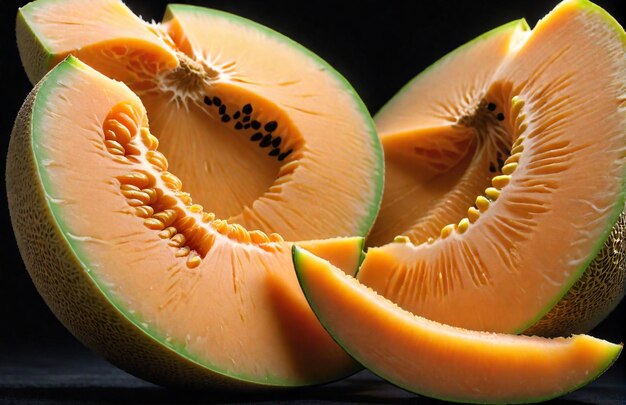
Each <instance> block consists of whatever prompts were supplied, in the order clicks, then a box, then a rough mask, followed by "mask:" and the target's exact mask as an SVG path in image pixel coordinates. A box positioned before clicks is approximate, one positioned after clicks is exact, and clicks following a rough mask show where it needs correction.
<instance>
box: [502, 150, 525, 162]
mask: <svg viewBox="0 0 626 405" xmlns="http://www.w3.org/2000/svg"><path fill="white" fill-rule="evenodd" d="M520 157H522V152H519V153H516V154H514V155H511V156H509V157H508V158H507V159H506V160H505V161H504V164H505V165H508V164H509V163H517V162H519V159H520Z"/></svg>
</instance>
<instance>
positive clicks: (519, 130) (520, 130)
mask: <svg viewBox="0 0 626 405" xmlns="http://www.w3.org/2000/svg"><path fill="white" fill-rule="evenodd" d="M526 128H528V124H527V123H526V122H523V123H522V124H521V125H518V126H517V133H518V134H521V133H523V132H525V131H526Z"/></svg>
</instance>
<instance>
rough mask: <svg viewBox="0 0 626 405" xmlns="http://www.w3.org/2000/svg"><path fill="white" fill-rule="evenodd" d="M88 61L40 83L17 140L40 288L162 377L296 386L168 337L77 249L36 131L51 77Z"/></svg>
mask: <svg viewBox="0 0 626 405" xmlns="http://www.w3.org/2000/svg"><path fill="white" fill-rule="evenodd" d="M81 66H84V65H83V64H82V63H81V62H80V61H79V60H78V59H75V58H73V57H68V58H67V59H66V60H65V61H64V62H62V63H61V64H59V65H58V66H57V67H56V68H55V69H53V70H52V71H51V72H50V73H48V74H47V75H46V76H45V77H44V78H43V79H42V81H41V82H39V83H38V84H37V85H36V86H35V88H34V89H33V90H32V91H31V93H30V94H29V95H28V97H27V99H26V101H25V102H24V104H23V106H22V108H21V109H20V112H19V114H18V117H17V119H16V123H15V126H14V128H13V132H12V134H11V139H10V142H9V152H8V157H7V166H6V184H7V196H8V203H9V210H10V214H11V223H12V226H13V229H14V232H15V236H16V240H17V243H18V248H19V251H20V254H21V256H22V258H23V260H24V263H25V266H26V269H27V270H28V272H29V275H30V277H31V279H32V280H33V283H34V284H35V287H36V288H37V290H38V292H39V294H40V295H41V296H42V297H43V299H44V301H45V302H46V304H47V305H48V306H49V307H50V309H51V310H52V312H53V313H54V314H55V316H56V317H57V318H58V319H59V320H60V321H61V323H62V324H63V325H64V326H65V327H66V328H67V329H68V330H69V331H70V332H71V333H72V334H73V335H74V336H76V337H77V338H78V339H79V340H80V341H81V342H83V343H84V344H85V345H87V346H88V347H90V348H91V349H93V350H94V351H96V352H98V353H99V354H100V355H102V356H103V357H104V358H106V359H107V360H108V361H110V362H111V363H112V364H114V365H116V366H118V367H120V368H122V369H124V370H125V371H127V372H129V373H131V374H133V375H135V376H137V377H140V378H142V379H145V380H147V381H150V382H153V383H155V384H159V385H162V386H166V387H173V388H193V389H210V390H219V391H261V390H276V389H286V388H291V387H294V386H295V385H294V383H293V382H289V381H283V380H277V379H272V380H263V379H259V380H250V377H249V376H239V375H237V374H234V373H225V372H221V371H220V370H219V369H213V368H211V367H212V366H211V365H207V366H205V365H201V364H199V363H198V362H196V361H194V360H193V359H192V358H191V357H189V356H188V355H187V353H184V352H183V353H181V352H180V351H177V350H175V349H172V348H170V347H168V346H166V345H164V344H163V343H162V341H161V340H160V336H158V335H156V336H155V335H153V334H151V333H150V332H149V331H144V330H143V329H141V328H140V327H139V326H138V323H137V320H136V319H133V318H132V317H131V315H129V314H128V313H127V312H125V309H124V308H121V307H118V306H117V305H116V304H115V302H114V301H111V300H110V299H109V297H108V296H107V294H106V292H105V291H104V290H102V289H101V288H100V287H99V286H98V284H97V280H95V279H94V278H92V276H91V275H90V274H89V269H88V267H87V265H86V264H84V263H83V262H82V261H81V260H80V259H79V258H78V256H77V255H76V253H75V251H74V248H73V247H72V245H71V244H70V243H69V242H68V240H67V239H66V238H65V236H64V234H63V233H62V232H61V227H60V226H59V223H58V221H57V220H56V218H55V216H54V214H53V212H52V209H51V207H50V205H49V204H48V199H47V198H49V197H46V195H45V191H44V190H45V188H44V186H43V181H42V178H41V176H40V173H39V168H38V162H37V161H36V156H35V152H34V145H33V140H32V139H33V136H32V133H33V131H34V128H36V127H37V125H36V122H37V118H36V116H34V115H33V113H34V112H35V111H40V109H41V103H38V99H41V98H43V99H45V98H46V97H48V94H49V92H50V89H49V88H48V85H49V84H51V85H52V86H54V85H55V84H56V83H57V82H58V81H60V80H62V77H63V75H64V74H65V71H66V70H69V69H75V68H76V67H79V68H80V67H81ZM37 104H39V106H38V105H37ZM352 239H354V238H352ZM356 239H357V242H358V249H357V250H356V251H355V258H356V256H357V255H358V252H360V251H361V250H360V249H361V247H362V244H363V240H362V238H356ZM324 242H326V243H328V241H324ZM309 243H313V244H315V242H314V241H313V242H309ZM356 261H357V260H356V259H355V262H356ZM359 370H361V367H360V365H358V363H354V364H351V365H350V366H349V369H345V370H341V371H340V372H338V373H337V374H336V375H333V376H331V377H330V378H343V377H346V376H348V375H350V374H353V373H355V372H357V371H359ZM325 378H328V377H325ZM326 382H329V381H328V380H320V381H304V382H301V383H298V385H313V384H320V383H326Z"/></svg>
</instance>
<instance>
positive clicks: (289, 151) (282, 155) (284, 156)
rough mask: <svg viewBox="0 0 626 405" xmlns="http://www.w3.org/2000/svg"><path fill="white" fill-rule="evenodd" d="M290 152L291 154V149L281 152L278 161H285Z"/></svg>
mask: <svg viewBox="0 0 626 405" xmlns="http://www.w3.org/2000/svg"><path fill="white" fill-rule="evenodd" d="M291 152H293V149H289V150H288V151H287V152H283V153H281V154H280V155H278V161H283V160H285V158H286V157H287V156H289V154H290V153H291Z"/></svg>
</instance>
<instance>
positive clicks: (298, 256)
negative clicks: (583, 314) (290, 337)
mask: <svg viewBox="0 0 626 405" xmlns="http://www.w3.org/2000/svg"><path fill="white" fill-rule="evenodd" d="M303 250H304V249H302V248H299V247H297V246H295V245H294V246H293V247H292V256H293V264H294V267H295V270H296V275H297V277H298V282H299V283H300V287H301V288H302V291H303V293H304V296H305V297H306V299H307V301H308V303H309V306H310V307H311V309H312V310H313V312H314V313H315V316H317V318H318V320H319V321H320V323H321V324H322V326H323V327H324V329H326V331H327V332H328V334H329V335H330V336H331V337H332V338H333V339H334V340H335V342H337V344H338V345H339V346H341V348H342V349H343V350H345V351H346V353H348V354H349V355H350V356H351V357H352V358H354V359H355V360H356V361H358V362H359V363H361V364H363V365H364V366H365V367H366V368H367V369H368V370H370V371H371V372H372V373H374V374H376V375H377V376H379V377H380V378H382V379H384V380H385V381H387V382H389V383H390V384H393V385H395V386H397V387H398V388H401V389H403V390H406V391H408V392H411V393H416V394H420V395H425V396H428V397H431V398H435V399H439V400H442V401H451V402H465V403H476V404H480V403H485V401H479V400H467V399H464V398H453V397H444V396H439V395H435V394H432V393H428V392H424V391H417V390H415V389H413V388H411V387H405V386H401V385H397V384H395V383H393V382H391V381H389V378H388V377H387V376H386V374H385V373H382V372H380V371H378V370H376V369H375V368H373V367H368V366H367V365H365V364H364V363H363V361H362V360H361V359H360V358H359V357H356V356H355V355H354V354H353V351H352V350H351V347H350V345H349V342H343V341H340V340H339V339H338V338H337V337H336V333H335V332H334V330H333V328H332V327H329V325H328V322H327V320H326V319H325V317H324V313H323V312H322V311H320V310H319V309H318V307H317V305H316V302H315V300H314V299H313V298H312V294H311V291H312V289H311V288H310V287H309V283H308V282H307V277H306V271H305V270H304V269H306V268H307V266H306V264H302V263H303V262H305V261H306V260H307V258H306V257H305V256H304V255H303V254H302V251H303ZM364 305H368V302H365V303H364ZM346 316H349V314H346ZM613 346H614V350H612V351H607V353H605V355H606V361H605V362H603V363H602V364H601V365H600V366H599V367H598V369H597V370H594V372H592V373H590V374H589V376H588V378H587V379H586V380H585V381H583V382H581V383H580V384H579V385H577V386H575V387H574V388H572V389H569V390H566V391H561V392H555V393H554V394H553V395H549V396H546V397H528V398H519V400H515V401H509V402H508V403H529V402H543V401H547V400H549V399H553V398H556V397H559V396H562V395H565V394H567V393H569V392H572V391H575V390H577V389H579V388H581V387H583V386H585V385H587V384H589V383H590V382H591V381H593V380H595V379H596V378H598V377H599V376H600V375H602V374H603V373H604V372H605V371H606V370H608V369H609V367H611V365H612V364H613V363H614V362H615V361H616V360H617V358H618V357H619V355H620V353H621V351H622V346H621V345H613Z"/></svg>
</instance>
